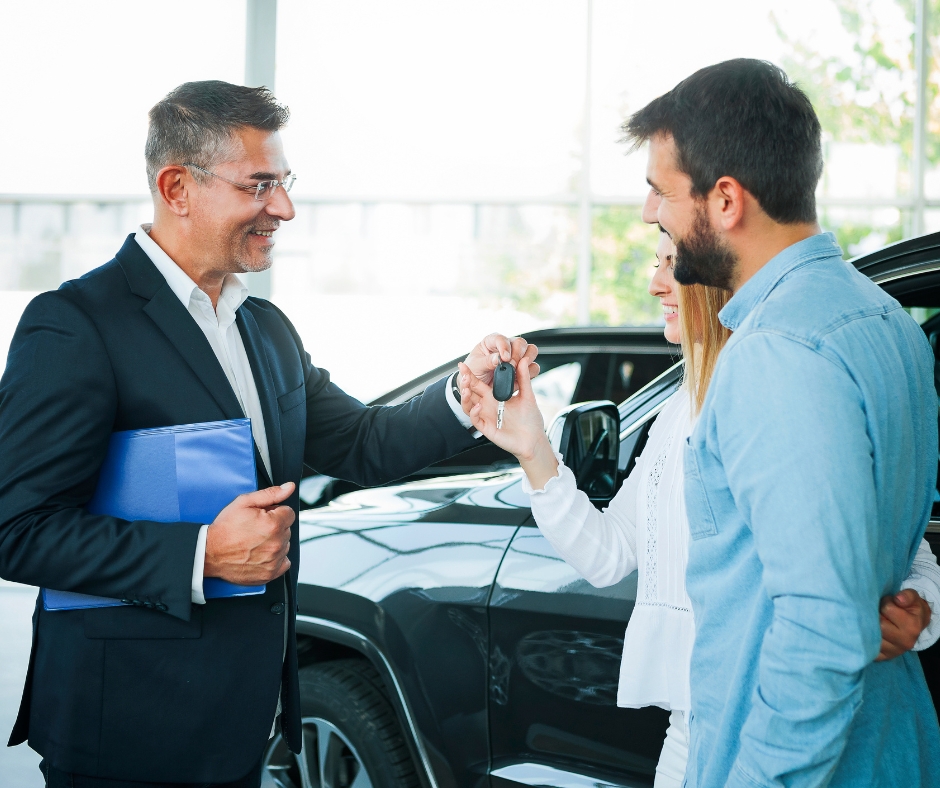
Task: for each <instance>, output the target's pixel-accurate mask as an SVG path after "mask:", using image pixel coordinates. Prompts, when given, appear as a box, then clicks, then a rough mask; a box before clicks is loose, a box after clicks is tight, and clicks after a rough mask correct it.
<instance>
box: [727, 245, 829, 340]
mask: <svg viewBox="0 0 940 788" xmlns="http://www.w3.org/2000/svg"><path fill="white" fill-rule="evenodd" d="M834 255H837V256H838V257H839V258H840V259H841V257H842V249H841V248H840V247H839V244H838V243H836V237H835V235H833V234H832V233H819V234H818V235H811V236H810V237H809V238H804V239H803V240H802V241H798V242H797V243H795V244H793V245H792V246H788V247H787V248H786V249H784V250H783V251H782V252H780V253H779V254H777V255H775V256H774V257H772V258H771V259H770V260H769V261H768V262H767V263H766V264H765V265H764V267H763V268H761V269H760V270H759V271H758V272H757V273H756V274H754V276H752V277H751V278H750V279H749V280H748V281H747V282H745V284H744V286H743V287H742V288H741V289H740V290H738V292H737V293H735V294H734V295H733V296H732V297H731V300H730V301H728V303H727V304H725V306H724V308H723V309H722V310H721V311H720V312H719V313H718V319H719V320H720V321H721V323H722V325H723V326H725V328H727V329H729V330H731V331H736V330H737V328H738V326H740V325H741V323H742V322H743V321H744V318H746V317H747V316H748V315H749V314H750V313H751V312H752V311H753V310H754V308H755V307H756V306H757V305H758V304H760V303H761V302H762V301H763V300H764V299H765V298H767V296H768V295H770V291H771V290H773V289H774V288H775V287H776V286H777V284H778V283H779V282H780V280H781V279H783V277H785V276H786V275H787V274H789V273H790V272H791V271H793V270H794V269H796V268H799V267H800V266H801V265H804V264H806V263H810V262H813V261H814V260H822V259H823V258H826V257H832V256H834Z"/></svg>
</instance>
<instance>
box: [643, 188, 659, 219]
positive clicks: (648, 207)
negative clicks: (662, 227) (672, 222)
mask: <svg viewBox="0 0 940 788" xmlns="http://www.w3.org/2000/svg"><path fill="white" fill-rule="evenodd" d="M660 202H662V198H661V197H660V196H659V195H658V194H657V193H656V192H654V191H653V190H652V189H650V190H649V194H647V195H646V202H644V203H643V213H642V217H643V221H644V222H646V223H647V224H656V223H657V222H658V221H659V219H658V218H657V216H658V214H659V203H660Z"/></svg>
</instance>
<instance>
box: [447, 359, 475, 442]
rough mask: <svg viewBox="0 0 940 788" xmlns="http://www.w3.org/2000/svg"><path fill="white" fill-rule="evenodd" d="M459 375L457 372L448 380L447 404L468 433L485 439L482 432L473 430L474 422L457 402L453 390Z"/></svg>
mask: <svg viewBox="0 0 940 788" xmlns="http://www.w3.org/2000/svg"><path fill="white" fill-rule="evenodd" d="M459 374H460V373H459V372H455V373H454V374H453V375H451V376H450V378H449V379H448V381H447V385H446V386H444V397H445V398H446V399H447V404H448V405H449V406H450V409H451V410H452V411H453V412H454V415H455V416H456V417H457V421H459V422H460V423H461V424H462V425H463V427H464V429H465V430H467V431H468V432H470V431H471V430H473V432H472V435H473V437H474V438H481V437H483V433H482V432H480V431H479V430H476V429H473V422H472V421H470V417H469V416H468V415H467V414H466V413H464V412H463V408H461V407H460V403H459V402H457V400H456V399H455V398H454V394H453V392H452V391H451V388H453V383H454V380H453V379H454V376H455V375H459Z"/></svg>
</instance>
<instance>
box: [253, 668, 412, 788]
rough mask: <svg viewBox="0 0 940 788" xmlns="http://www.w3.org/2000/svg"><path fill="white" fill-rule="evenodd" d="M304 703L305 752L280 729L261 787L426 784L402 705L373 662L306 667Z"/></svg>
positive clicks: (302, 691) (268, 754) (392, 787)
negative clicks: (397, 706)
mask: <svg viewBox="0 0 940 788" xmlns="http://www.w3.org/2000/svg"><path fill="white" fill-rule="evenodd" d="M300 708H301V717H302V719H303V731H304V747H303V752H302V753H301V754H300V755H294V754H293V753H292V752H290V750H289V749H288V747H287V744H286V742H285V741H284V739H283V738H282V736H281V734H280V733H277V734H276V735H275V736H274V738H273V739H271V741H270V743H269V744H268V748H267V750H265V754H264V766H265V769H264V772H263V775H264V776H263V777H262V783H261V785H262V788H317V786H326V785H329V786H331V788H419V782H418V775H417V773H416V772H415V767H414V763H413V762H412V759H411V753H409V751H408V745H407V744H406V742H405V739H404V736H402V732H401V728H400V727H399V725H398V719H397V718H396V716H395V710H394V709H393V708H392V705H391V703H389V701H388V698H387V697H386V696H385V693H384V691H383V688H382V680H381V678H380V677H379V674H378V673H377V672H376V670H375V669H374V668H373V667H372V665H370V664H369V663H368V662H365V661H364V660H358V659H343V660H336V661H335V662H324V663H321V664H319V665H310V666H309V667H306V668H303V669H302V670H301V671H300ZM324 748H325V750H326V755H325V757H323V752H322V751H323V750H324Z"/></svg>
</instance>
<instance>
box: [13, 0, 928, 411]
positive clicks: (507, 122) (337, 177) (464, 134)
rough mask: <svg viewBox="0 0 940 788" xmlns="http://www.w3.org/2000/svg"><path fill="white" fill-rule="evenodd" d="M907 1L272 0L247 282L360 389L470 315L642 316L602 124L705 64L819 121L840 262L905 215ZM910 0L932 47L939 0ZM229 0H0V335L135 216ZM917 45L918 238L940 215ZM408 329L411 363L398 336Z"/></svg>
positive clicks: (623, 194) (640, 240)
mask: <svg viewBox="0 0 940 788" xmlns="http://www.w3.org/2000/svg"><path fill="white" fill-rule="evenodd" d="M917 5H918V0H789V2H787V3H781V2H771V0H723V2H721V3H717V4H716V3H700V2H693V1H692V0H661V2H659V3H657V4H648V3H640V2H637V1H634V0H629V1H625V0H479V2H476V3H472V4H456V3H440V2H436V1H435V0H394V1H393V2H389V0H280V2H279V3H278V4H277V16H278V19H277V21H278V25H277V31H278V32H277V64H276V65H277V69H276V75H277V76H276V80H277V84H276V88H277V90H276V92H277V94H278V96H279V98H280V99H281V100H282V101H284V102H285V103H287V104H288V105H289V106H290V108H291V112H292V120H291V124H290V126H289V128H288V129H287V130H286V131H285V133H284V139H285V145H286V150H287V153H288V157H289V160H290V162H291V165H292V167H293V169H294V171H295V172H296V173H297V174H298V176H299V179H298V181H297V185H296V186H295V188H294V192H293V193H292V196H295V197H296V203H297V218H296V219H295V220H294V221H293V222H291V223H289V224H287V225H285V226H284V227H283V228H282V229H281V231H280V232H279V240H278V245H277V250H276V264H275V268H274V273H273V279H272V282H271V292H272V297H273V299H274V300H275V301H276V302H277V303H279V304H280V305H281V306H282V307H283V308H284V309H285V310H286V311H287V313H288V314H289V315H290V316H291V318H292V319H293V320H294V321H295V322H296V323H297V325H298V328H299V329H300V332H301V335H302V336H303V338H304V340H305V342H306V344H307V345H308V346H309V349H310V351H311V353H312V355H313V357H314V359H315V360H316V362H317V363H320V364H322V365H323V366H325V367H327V368H328V369H330V370H331V371H332V372H333V373H334V377H335V378H336V379H337V380H338V381H339V382H340V384H341V385H344V386H346V387H347V388H348V389H349V390H350V391H351V392H352V393H354V394H356V395H357V396H360V397H362V398H364V399H368V398H370V397H372V396H374V395H378V394H380V393H381V392H383V391H385V390H388V389H390V388H392V387H394V386H395V385H398V384H399V383H401V382H404V381H405V380H407V379H408V378H409V377H412V376H414V375H417V374H418V373H419V372H421V371H423V370H425V369H427V368H429V367H431V366H434V365H436V364H438V363H441V362H443V361H446V360H447V359H448V358H451V357H454V356H457V355H460V354H462V353H465V352H466V351H467V350H468V349H469V347H470V346H471V345H472V344H473V343H475V342H476V341H478V340H479V339H480V338H481V337H482V336H483V335H484V334H485V333H488V332H490V331H494V330H498V331H503V332H507V333H518V332H524V331H530V330H532V329H534V328H537V327H541V326H552V325H565V324H572V323H575V322H578V321H579V319H583V318H584V316H585V315H586V316H587V317H588V319H589V320H590V322H593V323H598V324H622V323H634V324H648V323H653V322H657V321H658V320H660V319H661V317H660V315H659V313H658V310H657V305H656V302H655V301H654V300H653V299H651V298H650V297H649V296H648V295H647V294H646V283H647V280H648V278H649V276H650V273H651V271H650V262H651V261H652V255H653V250H654V248H655V244H656V242H657V240H658V238H657V233H656V231H655V230H654V229H651V228H649V227H647V226H646V225H644V224H643V223H642V222H641V221H640V219H639V207H640V205H641V203H642V200H643V197H644V195H645V191H646V189H645V176H644V170H645V151H643V150H641V151H638V152H636V153H633V154H630V155H627V151H626V150H625V149H624V146H623V145H621V144H619V143H618V139H619V138H620V136H621V132H620V126H621V124H622V123H623V121H624V119H625V118H626V117H627V116H628V115H629V114H630V113H631V112H633V111H635V110H637V109H639V108H640V107H642V106H643V105H644V104H646V103H647V102H648V101H649V100H650V99H652V98H654V97H655V96H657V95H659V94H661V93H662V92H664V91H666V90H668V89H669V88H671V87H672V86H673V85H675V84H676V82H678V81H679V80H680V79H682V78H683V77H685V76H687V75H688V74H690V73H691V72H692V71H694V70H695V69H697V68H700V67H702V66H705V65H708V64H709V63H713V62H715V61H716V60H717V59H724V58H729V57H761V58H766V59H770V60H772V61H773V62H776V63H779V64H780V65H782V66H783V67H784V68H785V69H786V70H787V71H788V73H789V74H790V75H791V76H793V77H794V78H796V79H797V80H798V81H799V82H800V83H801V84H802V85H803V87H804V88H805V89H806V90H807V91H808V92H809V94H810V96H811V98H812V99H813V101H814V104H815V106H816V108H817V111H818V113H819V115H820V119H821V121H822V123H823V127H824V145H825V158H826V169H825V174H824V178H823V181H822V182H821V184H820V189H819V194H818V197H819V205H820V218H821V222H822V223H823V225H824V227H825V228H826V229H831V230H833V231H835V232H836V233H837V236H838V238H839V241H840V243H841V244H842V246H843V249H844V250H845V253H846V255H847V256H854V255H856V254H860V253H863V252H865V251H869V250H871V249H874V248H878V247H879V246H881V245H883V244H885V243H888V242H891V241H894V240H898V239H901V238H904V237H909V236H910V235H911V234H912V233H914V232H915V231H917V230H918V228H919V227H920V225H919V217H920V213H919V212H918V210H916V208H915V205H916V201H917V199H919V198H918V195H917V193H916V191H917V190H916V188H914V187H915V186H916V183H917V178H916V166H915V159H916V155H915V153H916V151H915V148H914V128H915V121H916V116H917V112H916V105H917V95H918V92H917V91H918V81H917V72H916V70H915V60H916V57H915V54H916V53H915V38H916V36H915V19H914V17H915V10H916V7H917ZM927 5H928V6H929V9H928V10H929V15H928V20H929V25H928V33H929V35H928V43H931V42H933V41H934V40H936V37H937V34H938V33H940V0H929V1H928V3H927ZM245 11H246V9H245V2H244V0H166V1H165V2H163V3H161V4H160V5H159V6H158V7H155V6H148V5H144V4H136V3H124V2H117V0H83V1H82V2H81V3H75V2H71V1H70V0H36V1H35V2H32V3H20V4H10V3H8V4H4V5H3V6H2V8H0V22H2V24H3V26H4V28H5V29H9V30H17V31H18V35H17V36H15V37H13V38H11V41H9V42H8V43H7V46H5V47H4V49H3V51H2V52H0V66H2V67H3V72H2V73H5V74H7V75H8V76H7V78H6V81H5V88H6V91H5V92H6V96H7V97H8V101H9V102H10V105H11V106H14V107H17V108H19V113H18V117H20V118H22V119H23V120H22V122H13V123H8V125H7V127H6V133H5V141H7V143H8V144H7V145H5V146H4V147H3V149H2V150H0V160H2V166H0V312H2V313H3V315H4V317H3V318H0V345H2V346H3V349H5V347H6V343H7V341H8V338H9V332H10V331H12V326H13V324H15V320H16V318H17V317H18V314H19V311H18V310H19V309H21V307H18V306H17V304H20V303H21V302H23V299H24V297H23V296H22V293H24V292H33V291H37V290H42V289H46V288H51V287H55V286H57V285H58V283H59V282H61V281H62V280H63V279H66V278H69V277H74V276H77V275H80V274H81V273H83V272H85V271H87V270H89V269H90V268H92V267H94V266H95V265H98V264H100V263H101V262H103V261H105V260H106V259H108V258H109V257H110V256H111V255H112V254H113V252H114V250H115V249H116V248H117V247H118V246H119V245H120V243H121V242H122V240H123V238H124V237H125V236H126V234H127V233H129V232H132V231H133V229H134V227H135V226H136V225H137V224H139V223H140V222H141V221H144V220H146V219H147V218H148V217H149V214H150V205H149V195H148V194H147V192H146V184H145V182H144V173H143V161H142V158H143V157H142V146H143V139H144V134H145V129H146V112H147V109H148V108H149V107H150V106H152V104H153V103H154V102H155V101H156V100H157V99H158V98H159V97H160V96H162V95H163V94H165V93H166V92H167V91H168V90H169V89H171V88H172V87H174V86H175V85H177V84H179V83H180V82H183V81H186V80H192V79H205V78H218V79H225V80H228V81H232V82H240V81H241V80H242V78H243V75H244V65H245V63H244V51H245V43H244V42H245ZM676 20H681V22H682V23H681V24H676V23H675V22H676ZM76 30H82V31H85V34H83V35H81V36H77V35H75V31H76ZM89 30H90V31H94V32H93V35H90V34H88V33H87V31H89ZM50 51H55V52H56V53H57V57H56V58H50V57H48V53H49V52H50ZM932 53H933V49H930V50H929V57H928V71H929V77H930V79H929V81H928V83H927V104H926V113H927V121H928V132H929V133H928V137H927V144H926V151H927V157H926V167H925V179H924V183H925V193H926V200H927V202H926V205H927V208H928V210H927V211H926V212H925V213H924V215H923V222H924V223H923V229H924V231H935V230H940V218H938V217H940V144H938V143H937V142H936V140H937V139H938V137H937V132H940V105H938V101H937V92H938V80H937V74H938V69H937V64H936V58H935V57H934V56H933V54H932ZM63 62H66V63H68V64H69V67H68V68H62V63H63ZM12 74H19V75H23V74H27V75H28V78H23V77H20V78H17V79H13V78H11V77H10V76H9V75H12ZM587 234H589V235H590V237H589V238H588V237H587ZM586 259H587V262H589V263H590V266H589V268H588V267H585V266H583V265H581V266H580V267H581V268H582V270H583V271H589V272H590V275H589V277H588V278H587V279H586V280H585V279H583V278H582V279H581V280H579V264H581V263H583V262H585V260H586ZM579 282H580V285H579ZM579 286H580V288H581V292H582V293H586V294H587V298H586V299H582V300H581V301H580V302H579V296H578V293H579ZM4 299H6V300H4ZM4 306H6V308H3V307H4ZM585 306H586V307H587V309H586V311H585V309H584V307H585ZM3 321H6V323H4V322H3ZM6 324H9V325H6ZM415 343H419V344H420V347H421V352H420V353H413V352H412V353H402V352H401V348H404V347H408V348H411V347H414V345H415ZM362 349H368V353H369V356H370V359H371V361H370V364H371V366H369V365H363V364H362V361H361V355H359V353H360V352H361V351H362Z"/></svg>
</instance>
